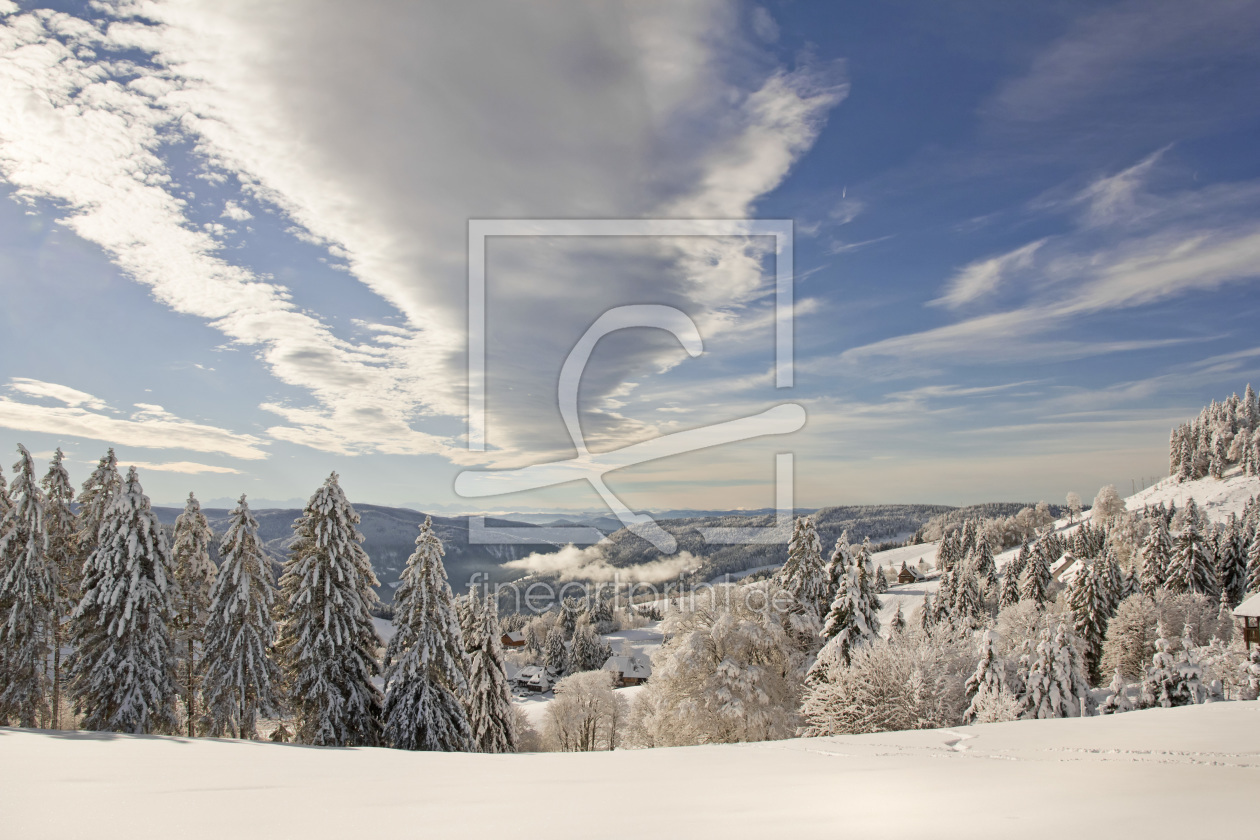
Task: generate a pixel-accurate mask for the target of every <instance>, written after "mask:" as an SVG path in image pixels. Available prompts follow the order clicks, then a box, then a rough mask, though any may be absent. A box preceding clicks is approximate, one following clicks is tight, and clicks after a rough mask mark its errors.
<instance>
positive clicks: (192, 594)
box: [171, 493, 275, 738]
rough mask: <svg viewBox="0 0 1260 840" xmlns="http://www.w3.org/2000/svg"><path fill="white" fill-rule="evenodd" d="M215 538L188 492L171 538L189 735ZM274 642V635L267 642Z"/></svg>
mask: <svg viewBox="0 0 1260 840" xmlns="http://www.w3.org/2000/svg"><path fill="white" fill-rule="evenodd" d="M242 498H244V497H242ZM213 540H214V533H213V532H212V531H211V530H210V523H209V521H208V520H207V519H206V515H205V514H204V513H202V512H201V504H200V503H199V502H198V501H197V497H196V496H194V495H193V494H192V493H189V494H188V502H187V503H186V504H185V505H184V511H183V513H181V514H180V515H179V516H177V517H176V518H175V533H174V537H173V538H172V540H171V542H172V546H171V555H172V561H173V564H174V567H175V570H174V575H175V599H174V600H175V615H174V620H173V621H172V629H173V631H174V636H175V643H176V653H177V656H178V657H179V659H180V663H179V680H180V684H181V686H180V687H181V688H182V690H183V692H184V710H185V712H186V713H187V724H186V726H187V730H188V737H189V738H191V737H193V736H194V735H196V734H197V718H198V714H199V713H198V709H197V694H198V690H199V685H200V682H201V671H202V669H201V667H200V665H201V663H200V662H199V661H198V648H199V647H200V646H201V645H202V643H203V642H204V641H205V631H206V621H207V619H208V618H209V609H210V599H211V590H212V589H213V588H214V583H215V574H216V569H215V566H214V561H213V560H211V559H210V544H211V542H213ZM268 572H270V570H268ZM268 580H270V577H268ZM274 642H275V639H274V638H273V639H272V640H271V642H269V643H268V644H269V645H270V644H274ZM251 731H252V730H251Z"/></svg>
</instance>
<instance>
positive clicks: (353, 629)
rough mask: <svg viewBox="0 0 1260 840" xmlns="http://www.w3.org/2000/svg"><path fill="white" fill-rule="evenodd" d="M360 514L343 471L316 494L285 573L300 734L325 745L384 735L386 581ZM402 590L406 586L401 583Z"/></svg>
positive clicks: (288, 669) (284, 635) (291, 688)
mask: <svg viewBox="0 0 1260 840" xmlns="http://www.w3.org/2000/svg"><path fill="white" fill-rule="evenodd" d="M358 524H359V515H358V514H357V513H356V512H355V510H354V508H353V507H352V506H351V505H350V502H349V501H348V500H347V499H346V495H345V493H344V492H343V491H342V489H341V485H340V484H339V483H338V481H337V474H336V473H333V474H332V475H330V476H329V477H328V479H327V480H326V481H325V482H324V485H323V487H321V488H320V489H319V490H317V491H316V492H315V494H314V495H313V496H311V498H310V501H308V502H307V503H306V507H305V508H304V509H303V511H302V516H301V518H299V519H298V520H297V521H296V522H295V523H294V524H293V530H294V531H295V532H296V536H295V538H294V540H293V543H292V546H291V547H290V549H289V558H288V559H287V560H286V561H285V563H284V574H283V575H282V576H281V578H280V592H281V609H282V614H283V619H282V622H281V625H280V641H279V643H278V645H277V652H278V655H279V660H280V662H281V666H282V668H283V670H284V675H285V684H286V686H287V689H288V697H289V705H290V706H291V707H292V710H293V713H294V715H295V718H296V724H297V733H296V736H297V739H298V740H299V741H302V742H304V743H307V744H316V745H322V746H357V745H368V746H370V745H374V744H376V743H378V742H379V741H380V732H381V728H380V711H381V692H380V691H379V690H378V689H377V688H376V686H375V685H374V684H373V683H372V678H373V677H374V676H376V675H377V674H378V673H379V669H378V667H377V650H378V649H379V648H380V646H381V640H380V638H379V637H378V636H377V635H376V629H375V628H374V626H373V625H372V614H371V609H372V608H373V607H374V606H376V604H377V603H378V600H377V597H376V592H375V591H374V590H373V589H372V587H374V586H379V585H380V581H378V580H377V579H376V575H375V574H374V573H373V572H372V564H371V562H370V561H369V560H368V556H367V553H366V552H364V550H363V546H362V545H360V543H362V542H363V535H362V534H360V533H359V529H358V528H357V527H356V526H357V525H358ZM400 591H401V587H400Z"/></svg>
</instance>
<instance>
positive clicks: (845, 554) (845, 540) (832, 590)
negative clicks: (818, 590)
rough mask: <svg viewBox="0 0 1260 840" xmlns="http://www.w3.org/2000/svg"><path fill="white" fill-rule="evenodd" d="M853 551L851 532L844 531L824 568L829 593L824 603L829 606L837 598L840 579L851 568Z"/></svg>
mask: <svg viewBox="0 0 1260 840" xmlns="http://www.w3.org/2000/svg"><path fill="white" fill-rule="evenodd" d="M852 551H853V547H852V546H851V545H850V544H849V532H848V531H847V530H846V531H843V532H842V533H841V534H840V537H839V539H837V540H836V547H835V549H834V550H833V551H832V552H831V557H830V558H829V559H828V560H827V565H826V566H825V567H824V568H823V577H824V578H825V579H826V581H827V594H826V596H825V598H824V601H823V603H825V604H826V605H827V606H830V605H831V602H832V601H834V600H835V599H836V592H838V591H839V590H840V580H841V578H843V577H844V574H845V570H846V569H847V568H849V563H850V562H852V557H851V555H852Z"/></svg>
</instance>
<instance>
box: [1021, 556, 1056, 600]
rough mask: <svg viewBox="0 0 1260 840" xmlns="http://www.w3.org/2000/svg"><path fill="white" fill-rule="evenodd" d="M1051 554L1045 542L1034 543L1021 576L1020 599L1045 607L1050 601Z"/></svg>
mask: <svg viewBox="0 0 1260 840" xmlns="http://www.w3.org/2000/svg"><path fill="white" fill-rule="evenodd" d="M1050 562H1051V561H1050V552H1049V548H1048V546H1047V545H1046V543H1045V540H1037V542H1035V543H1033V547H1032V551H1030V552H1029V554H1028V565H1027V567H1026V568H1025V569H1024V573H1023V574H1022V575H1021V576H1020V581H1019V597H1020V600H1021V601H1031V602H1033V603H1034V604H1036V605H1037V606H1039V607H1040V606H1044V605H1045V603H1046V602H1047V601H1049V600H1050Z"/></svg>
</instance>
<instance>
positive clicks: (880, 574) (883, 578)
mask: <svg viewBox="0 0 1260 840" xmlns="http://www.w3.org/2000/svg"><path fill="white" fill-rule="evenodd" d="M874 585H875V594H876V595H883V594H884V593H885V592H887V591H888V576H887V575H886V574H884V565H883V564H882V563H881V564H879V565H878V566H876V567H875V579H874Z"/></svg>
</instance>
